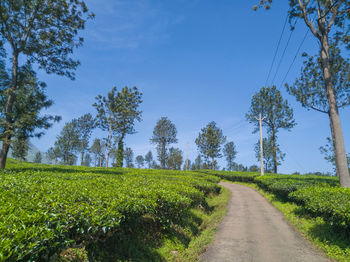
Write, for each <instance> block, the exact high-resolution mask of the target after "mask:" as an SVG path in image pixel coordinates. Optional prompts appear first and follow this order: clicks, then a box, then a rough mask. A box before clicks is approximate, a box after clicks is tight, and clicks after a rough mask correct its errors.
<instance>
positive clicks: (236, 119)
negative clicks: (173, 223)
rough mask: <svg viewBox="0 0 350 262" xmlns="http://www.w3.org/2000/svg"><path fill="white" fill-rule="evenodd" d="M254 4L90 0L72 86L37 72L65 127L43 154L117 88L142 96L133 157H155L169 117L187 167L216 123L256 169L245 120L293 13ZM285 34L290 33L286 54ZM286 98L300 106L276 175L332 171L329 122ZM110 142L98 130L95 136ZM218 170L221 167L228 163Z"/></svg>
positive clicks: (47, 140) (130, 141) (299, 30)
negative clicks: (161, 123)
mask: <svg viewBox="0 0 350 262" xmlns="http://www.w3.org/2000/svg"><path fill="white" fill-rule="evenodd" d="M256 2H257V0H248V1H231V0H219V1H211V0H201V1H199V0H133V1H130V0H129V1H128V0H87V1H86V3H87V5H88V7H89V9H90V10H91V11H92V12H94V13H95V14H96V18H95V19H94V20H92V21H89V22H88V23H87V25H86V30H84V31H83V32H82V35H83V36H84V38H85V44H84V46H83V47H81V48H79V49H77V50H76V52H75V54H74V56H75V57H76V58H78V59H79V60H80V61H81V63H82V65H81V66H80V67H79V68H78V70H77V72H76V76H77V78H76V80H75V81H71V80H69V79H65V78H62V77H59V76H55V75H47V74H45V73H44V72H40V74H39V77H40V79H41V80H43V81H45V82H46V83H47V84H48V90H47V94H48V96H49V97H50V98H52V99H53V100H54V101H55V104H54V106H52V107H51V108H50V109H49V110H48V112H49V113H52V114H58V115H61V116H62V118H63V120H62V121H61V122H60V123H58V124H55V125H54V127H53V128H51V129H50V130H48V131H47V132H46V135H45V136H43V137H42V138H40V139H35V140H33V143H34V144H35V145H36V146H37V147H38V148H39V149H40V150H42V151H46V150H47V149H48V148H49V147H50V146H52V145H53V143H54V141H55V138H56V136H57V135H58V133H59V132H60V130H61V128H62V127H63V125H64V123H65V122H67V121H70V120H71V119H72V118H77V117H79V116H81V115H83V114H85V113H87V112H90V113H92V114H95V111H94V108H93V107H92V104H93V103H94V98H95V96H97V95H98V94H102V95H105V94H107V92H108V91H109V90H110V89H111V88H112V87H113V86H117V87H118V88H119V89H120V88H122V87H124V86H137V87H138V88H139V89H140V90H141V91H142V92H143V94H144V95H143V100H144V102H143V104H142V110H143V121H142V122H140V123H137V124H136V130H137V133H136V134H134V135H129V136H128V137H127V138H126V145H127V146H129V147H131V148H132V149H133V150H134V153H135V156H136V155H138V154H145V153H147V151H148V150H152V151H153V153H154V155H155V149H154V146H153V145H151V144H150V143H149V139H150V137H151V136H152V131H153V128H154V126H155V124H156V122H157V120H158V119H159V118H160V117H162V116H167V117H168V118H169V119H170V120H171V121H173V123H174V124H175V125H176V127H177V130H178V139H179V143H178V144H175V145H174V146H175V147H179V148H180V149H182V150H185V148H186V143H189V156H190V159H191V160H194V158H195V157H196V155H197V148H196V145H195V143H194V140H195V138H196V137H197V136H198V133H199V131H200V129H201V128H203V127H204V126H205V125H206V124H207V123H209V122H210V121H216V122H217V125H218V126H219V127H220V128H222V129H223V132H224V134H225V135H226V136H227V139H228V141H234V143H235V144H236V146H237V150H238V155H237V159H236V161H237V162H239V163H242V164H244V165H252V164H257V161H256V159H255V153H254V144H255V143H256V142H257V140H258V134H252V130H253V127H252V126H251V125H250V124H248V123H247V121H246V120H245V113H246V112H247V111H248V109H249V105H250V99H251V97H252V95H253V94H254V93H256V92H257V91H258V90H259V89H260V88H261V87H262V86H263V85H264V84H265V81H266V77H267V74H268V70H269V67H270V64H271V61H272V58H273V53H274V51H275V48H276V45H277V41H278V38H279V36H280V32H281V30H282V26H283V22H284V20H285V17H286V12H287V8H288V6H287V1H278V2H277V1H276V3H275V4H274V5H273V8H272V9H271V10H270V11H264V10H260V11H258V12H254V11H253V10H252V6H253V5H254V4H255V3H256ZM305 31H306V27H305V25H304V23H303V22H302V21H299V22H298V24H297V26H296V30H295V32H294V33H293V35H292V38H291V43H290V45H289V47H288V49H287V53H286V55H285V57H284V59H283V60H282V64H281V67H280V70H279V72H278V73H277V77H276V81H275V82H274V83H275V84H277V85H278V86H280V84H281V81H282V79H283V77H284V75H285V73H286V71H287V68H288V67H289V65H290V64H291V61H292V59H293V57H294V56H295V53H296V51H297V48H298V46H299V43H300V42H301V41H302V38H303V36H304V34H305ZM289 33H290V31H289V30H287V31H286V32H285V35H284V37H283V39H282V48H283V47H284V45H285V43H286V41H287V38H288V36H289ZM317 50H318V44H317V42H316V40H315V39H314V37H313V36H311V34H309V35H308V37H307V39H306V41H305V43H304V45H303V48H302V51H307V52H309V53H310V54H315V53H316V52H317ZM280 55H281V52H280V53H279V55H278V57H280ZM346 55H348V53H346ZM301 62H302V60H301V59H300V55H299V56H298V58H297V60H296V62H295V64H294V66H293V68H292V70H291V71H290V73H289V75H288V77H287V82H289V83H292V82H293V80H294V79H295V78H296V77H297V76H298V75H299V73H300V69H301ZM273 73H274V71H273ZM281 90H282V93H283V95H284V97H285V98H287V99H288V100H289V101H290V103H291V105H292V106H293V108H294V115H295V119H296V122H297V126H296V127H295V128H294V129H293V130H292V131H291V132H287V131H281V132H280V136H279V143H280V145H281V150H282V151H283V152H285V153H286V159H285V161H284V162H283V164H282V166H281V167H280V169H279V171H280V172H283V173H291V172H294V171H300V172H307V171H331V170H332V167H331V166H330V165H329V164H328V163H327V162H326V161H325V160H324V159H323V156H322V155H321V154H320V152H319V147H320V146H321V145H323V144H325V143H326V137H327V136H330V130H329V122H328V118H327V116H326V115H323V114H321V113H318V112H313V111H307V110H306V109H305V108H302V107H301V106H300V105H299V104H298V103H297V102H296V101H295V99H294V98H293V97H291V96H289V95H288V94H287V93H286V91H285V90H284V88H283V87H282V89H281ZM340 113H341V120H342V123H343V131H344V136H345V142H346V148H347V152H350V123H349V122H346V120H347V119H349V116H350V108H345V109H343V110H342V111H341V112H340ZM265 133H266V132H265ZM104 135H105V134H104V133H102V132H101V131H98V130H96V131H95V132H94V134H93V136H94V137H102V136H104ZM219 164H220V166H221V167H223V166H224V165H225V161H224V159H223V158H222V159H221V160H220V161H219Z"/></svg>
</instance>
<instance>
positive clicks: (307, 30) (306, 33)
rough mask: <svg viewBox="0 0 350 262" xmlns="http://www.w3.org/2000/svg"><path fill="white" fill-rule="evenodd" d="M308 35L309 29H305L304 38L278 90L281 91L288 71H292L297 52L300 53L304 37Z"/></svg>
mask: <svg viewBox="0 0 350 262" xmlns="http://www.w3.org/2000/svg"><path fill="white" fill-rule="evenodd" d="M308 33H309V29H306V32H305V35H304V38H303V40H302V41H301V43H300V45H299V47H298V50H297V52H296V54H295V56H294V58H293V61H292V63H291V64H290V66H289V68H288V70H287V73H286V74H285V76H284V78H283V80H282V82H281V84H280V86H279V87H278V88H279V89H281V87H282V85H283V83H284V81H285V80H286V78H287V76H288V74H289V72H290V70H291V69H292V67H293V64H294V62H295V60H296V59H297V56H298V54H299V52H300V49H301V47H302V46H303V44H304V42H305V40H306V37H307V35H308Z"/></svg>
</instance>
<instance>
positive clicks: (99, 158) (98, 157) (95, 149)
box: [90, 138, 104, 167]
mask: <svg viewBox="0 0 350 262" xmlns="http://www.w3.org/2000/svg"><path fill="white" fill-rule="evenodd" d="M90 152H91V153H92V154H93V155H94V158H95V166H99V167H101V166H102V163H103V159H104V145H103V142H102V141H101V140H100V139H98V138H96V139H95V140H94V142H93V143H92V146H91V147H90Z"/></svg>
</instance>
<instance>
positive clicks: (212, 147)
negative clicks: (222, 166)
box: [195, 121, 226, 170]
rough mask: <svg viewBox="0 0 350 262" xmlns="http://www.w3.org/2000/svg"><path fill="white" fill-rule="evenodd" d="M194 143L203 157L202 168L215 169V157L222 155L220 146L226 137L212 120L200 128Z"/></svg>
mask: <svg viewBox="0 0 350 262" xmlns="http://www.w3.org/2000/svg"><path fill="white" fill-rule="evenodd" d="M195 142H196V144H197V146H198V150H199V152H200V153H201V155H202V156H203V157H204V159H205V166H204V167H203V168H204V169H208V168H211V169H213V170H214V169H215V168H216V167H217V162H216V160H215V159H216V158H220V157H222V154H221V146H222V144H224V143H225V142H226V137H225V136H224V135H223V133H222V130H221V129H220V128H218V127H217V126H216V123H215V122H214V121H212V122H210V123H209V124H208V125H207V126H206V127H204V128H202V129H201V132H200V133H199V135H198V137H197V139H196V141H195Z"/></svg>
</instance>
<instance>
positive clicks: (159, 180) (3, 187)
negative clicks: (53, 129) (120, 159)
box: [0, 163, 220, 261]
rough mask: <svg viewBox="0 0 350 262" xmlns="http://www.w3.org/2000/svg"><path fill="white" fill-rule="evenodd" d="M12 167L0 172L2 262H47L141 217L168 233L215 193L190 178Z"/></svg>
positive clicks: (202, 177)
mask: <svg viewBox="0 0 350 262" xmlns="http://www.w3.org/2000/svg"><path fill="white" fill-rule="evenodd" d="M11 164H12V165H13V166H10V169H8V170H6V171H4V172H2V173H0V176H1V180H0V235H1V238H0V261H4V260H10V261H17V260H25V261H28V260H31V261H34V260H35V261H40V260H41V261H47V260H48V259H49V258H50V257H52V256H53V255H57V254H58V253H59V252H60V251H62V250H66V249H67V248H69V247H70V246H75V245H79V244H81V243H84V245H88V244H89V243H94V242H96V241H100V240H103V239H106V238H108V237H109V236H111V235H113V234H115V233H118V231H121V230H123V231H127V230H128V229H129V228H130V229H133V230H137V228H138V227H139V226H140V225H141V224H142V223H143V221H144V218H145V217H147V219H151V220H152V221H153V222H154V223H156V224H158V225H159V226H161V228H167V227H170V226H172V225H173V224H174V223H177V222H178V221H179V220H181V219H182V217H183V216H184V215H185V214H186V210H189V209H190V208H192V207H196V206H198V205H200V204H203V203H204V202H205V196H206V195H208V194H210V193H214V194H215V193H218V192H219V190H220V187H219V186H218V185H217V184H216V183H215V182H218V180H219V179H218V178H216V177H215V176H210V175H206V174H197V173H194V172H192V173H190V172H188V173H184V172H179V171H168V170H159V171H158V170H140V169H121V168H119V169H118V168H116V169H114V168H111V169H105V168H87V167H66V166H51V165H38V164H29V163H23V164H16V163H10V165H11ZM213 182H214V183H213Z"/></svg>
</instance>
